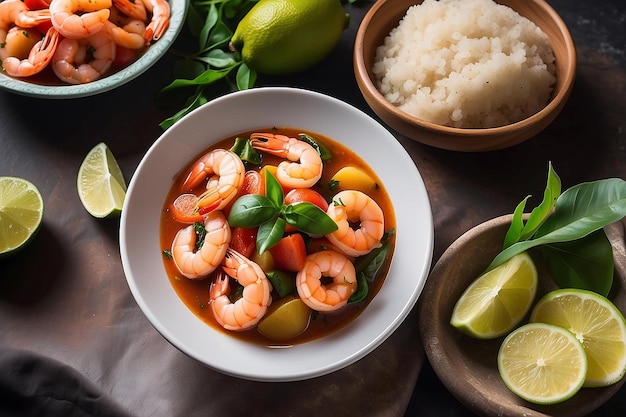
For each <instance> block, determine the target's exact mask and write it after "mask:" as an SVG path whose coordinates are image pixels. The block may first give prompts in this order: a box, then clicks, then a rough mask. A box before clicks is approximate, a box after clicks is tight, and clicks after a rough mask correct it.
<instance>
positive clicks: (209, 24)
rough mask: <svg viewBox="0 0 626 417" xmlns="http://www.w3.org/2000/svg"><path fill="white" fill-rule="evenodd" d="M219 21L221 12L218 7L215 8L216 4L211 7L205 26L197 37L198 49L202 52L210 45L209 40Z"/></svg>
mask: <svg viewBox="0 0 626 417" xmlns="http://www.w3.org/2000/svg"><path fill="white" fill-rule="evenodd" d="M219 19H220V16H219V11H218V10H217V7H216V6H215V4H211V5H210V6H209V10H208V13H207V16H206V18H205V20H204V25H203V26H202V28H201V29H200V32H198V35H197V36H198V48H199V49H200V50H201V51H202V50H205V49H206V48H208V46H209V44H210V40H209V38H210V36H211V31H212V30H213V28H214V27H215V25H216V24H217V22H218V21H219Z"/></svg>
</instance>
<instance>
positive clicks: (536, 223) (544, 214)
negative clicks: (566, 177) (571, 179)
mask: <svg viewBox="0 0 626 417" xmlns="http://www.w3.org/2000/svg"><path fill="white" fill-rule="evenodd" d="M560 194H561V179H560V178H559V176H558V175H557V174H556V172H554V169H553V168H552V163H550V164H549V165H548V181H547V184H546V189H545V191H544V193H543V201H542V202H541V204H539V205H538V206H537V207H535V208H534V209H533V211H532V212H531V213H530V217H528V220H527V221H526V225H525V226H524V229H523V230H522V235H521V236H520V240H527V239H529V238H530V237H532V236H533V235H534V234H535V232H536V231H537V229H538V228H539V227H540V226H541V224H542V223H543V222H544V221H546V219H547V218H548V216H550V214H552V209H553V208H554V205H555V204H556V201H557V199H558V198H559V195H560Z"/></svg>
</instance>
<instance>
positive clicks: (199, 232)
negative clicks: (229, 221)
mask: <svg viewBox="0 0 626 417" xmlns="http://www.w3.org/2000/svg"><path fill="white" fill-rule="evenodd" d="M193 231H194V232H195V234H196V250H200V249H201V248H202V245H204V238H205V237H206V229H205V228H204V224H202V223H200V222H195V223H194V224H193Z"/></svg>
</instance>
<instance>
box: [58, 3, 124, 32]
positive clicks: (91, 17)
mask: <svg viewBox="0 0 626 417" xmlns="http://www.w3.org/2000/svg"><path fill="white" fill-rule="evenodd" d="M111 6H112V3H111V0H52V1H51V2H50V7H49V8H50V15H51V16H52V25H53V26H54V27H55V28H56V30H57V31H58V32H59V33H60V34H61V35H63V36H64V37H66V38H71V39H82V38H86V37H88V36H90V35H93V34H95V33H98V32H100V31H101V30H102V29H103V28H104V23H105V22H106V21H107V20H108V19H109V15H110V10H109V8H110V7H111ZM77 12H83V13H82V14H76V13H77Z"/></svg>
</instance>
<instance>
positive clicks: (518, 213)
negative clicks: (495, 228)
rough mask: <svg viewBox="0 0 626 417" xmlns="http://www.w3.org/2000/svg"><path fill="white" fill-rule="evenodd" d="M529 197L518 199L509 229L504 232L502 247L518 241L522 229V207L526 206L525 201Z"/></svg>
mask: <svg viewBox="0 0 626 417" xmlns="http://www.w3.org/2000/svg"><path fill="white" fill-rule="evenodd" d="M529 198H530V196H526V198H524V199H523V200H522V201H520V203H519V204H518V205H517V207H515V211H514V212H513V218H512V219H511V225H510V226H509V230H508V231H507V232H506V236H505V237H504V249H506V248H508V247H509V246H511V245H512V244H514V243H517V242H519V240H520V236H521V235H522V229H524V220H523V219H522V216H523V215H524V208H526V202H527V201H528V199H529Z"/></svg>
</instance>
